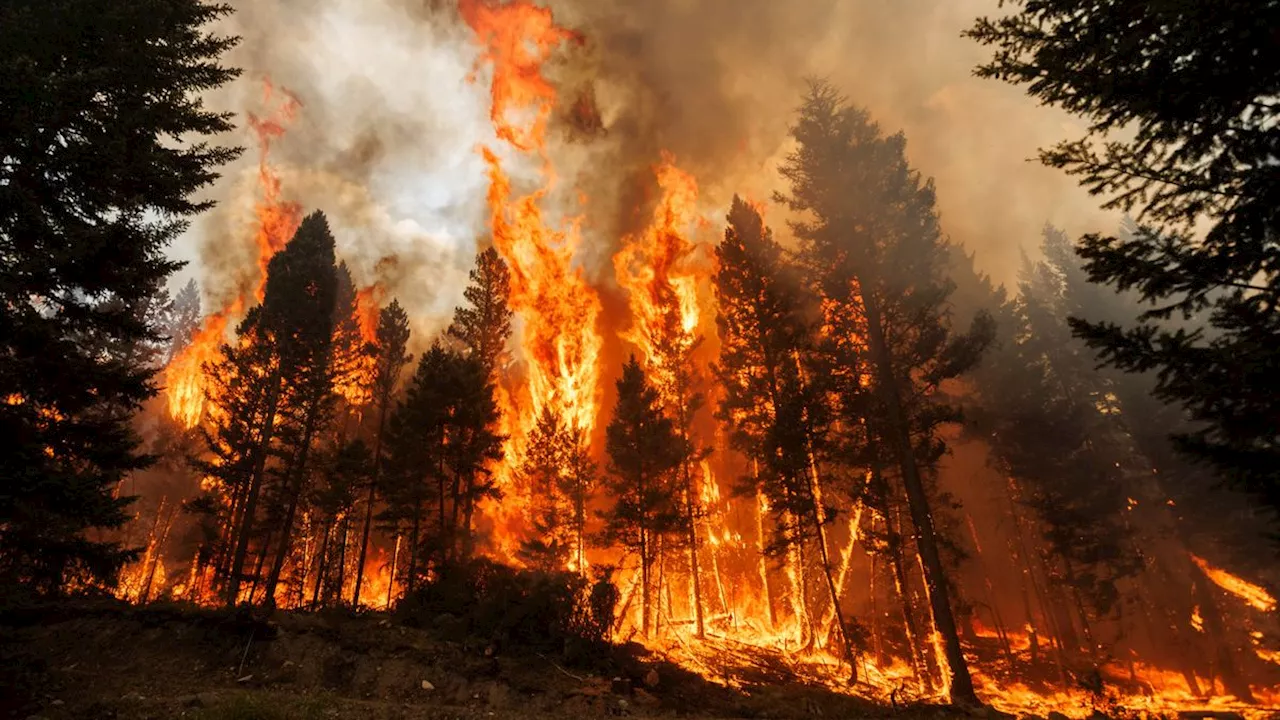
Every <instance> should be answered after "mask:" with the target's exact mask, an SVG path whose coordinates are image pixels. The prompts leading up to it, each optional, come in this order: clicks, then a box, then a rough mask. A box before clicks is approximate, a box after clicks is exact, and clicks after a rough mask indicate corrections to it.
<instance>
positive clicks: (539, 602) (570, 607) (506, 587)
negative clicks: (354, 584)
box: [397, 559, 618, 661]
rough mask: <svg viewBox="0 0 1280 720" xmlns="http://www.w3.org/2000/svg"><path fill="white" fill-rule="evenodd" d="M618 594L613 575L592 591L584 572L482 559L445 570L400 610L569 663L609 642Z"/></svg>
mask: <svg viewBox="0 0 1280 720" xmlns="http://www.w3.org/2000/svg"><path fill="white" fill-rule="evenodd" d="M617 594H618V592H617V588H616V587H614V586H613V583H612V582H611V581H610V579H609V576H608V575H607V574H606V575H601V576H600V578H599V579H598V580H597V581H596V583H595V584H594V585H593V586H591V587H590V588H589V587H588V582H587V580H586V578H584V577H582V576H581V575H578V574H576V573H571V572H566V571H545V570H520V569H516V568H512V567H508V566H506V565H501V564H498V563H495V562H493V561H490V560H485V559H477V560H472V561H469V562H465V563H460V564H457V565H452V566H448V567H445V568H442V569H441V571H440V572H439V574H438V575H437V576H436V577H435V579H434V580H433V581H432V582H430V583H428V584H426V585H425V586H423V587H422V588H421V589H419V590H416V591H415V592H414V593H412V594H411V595H409V596H407V597H405V598H404V599H403V600H402V601H401V602H400V604H399V605H398V606H397V613H398V614H399V615H400V619H401V620H402V621H403V622H405V623H406V624H410V625H417V626H420V627H435V628H437V629H452V630H454V631H455V632H458V633H460V634H463V635H465V636H468V637H472V638H477V639H482V640H486V641H489V642H490V643H492V644H493V645H494V646H495V647H497V648H514V649H530V650H545V651H554V652H560V653H562V654H563V656H564V657H565V659H566V660H569V661H575V660H576V661H590V660H594V659H598V658H600V657H601V656H602V654H603V652H604V650H605V649H606V648H607V646H608V637H609V630H610V628H611V625H612V620H613V617H612V613H613V607H614V605H615V604H616V602H617ZM610 598H612V599H613V601H612V602H609V601H608V600H609V599H610ZM605 613H607V615H606V614H605Z"/></svg>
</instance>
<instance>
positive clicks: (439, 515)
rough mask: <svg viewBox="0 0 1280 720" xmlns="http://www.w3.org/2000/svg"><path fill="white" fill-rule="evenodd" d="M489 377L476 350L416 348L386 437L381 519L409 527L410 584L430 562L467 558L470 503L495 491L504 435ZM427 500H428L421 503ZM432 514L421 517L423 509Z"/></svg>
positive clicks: (437, 346) (448, 562)
mask: <svg viewBox="0 0 1280 720" xmlns="http://www.w3.org/2000/svg"><path fill="white" fill-rule="evenodd" d="M497 422H498V408H497V403H496V401H495V400H494V397H493V384H492V383H491V382H489V380H488V378H487V377H486V372H485V369H484V365H483V364H482V363H481V362H480V360H479V359H478V358H475V357H463V356H462V355H460V354H459V353H457V352H455V351H453V350H450V349H447V348H445V346H443V345H441V344H440V343H438V342H437V343H435V344H434V345H432V347H431V350H430V351H429V352H427V353H426V354H425V355H423V356H422V359H421V360H420V361H419V362H418V367H417V370H416V372H415V373H414V376H413V379H412V381H411V382H410V384H409V388H408V391H407V392H406V394H405V397H404V399H403V400H402V401H401V402H400V404H399V405H398V406H397V407H396V410H395V413H394V414H393V415H392V416H391V421H390V425H389V427H388V431H387V440H386V453H387V458H386V465H387V476H386V482H385V483H384V485H385V487H384V492H385V493H386V497H387V505H388V507H387V509H386V511H384V512H383V513H382V515H381V518H382V519H383V521H384V522H385V523H387V524H389V525H391V527H392V528H393V529H395V530H397V531H406V530H407V531H408V532H409V538H410V543H409V573H408V588H409V590H410V591H412V590H413V588H414V587H415V586H416V585H417V583H418V581H419V580H420V579H421V578H422V577H424V576H425V575H426V573H427V572H428V570H429V569H430V567H431V566H430V565H429V564H428V562H427V561H428V560H433V561H434V567H435V568H436V569H437V570H439V569H440V568H442V567H445V566H448V565H451V564H454V563H455V562H457V561H459V560H466V559H469V557H470V555H471V552H472V543H473V541H472V537H471V521H472V518H473V515H474V512H475V507H476V505H477V504H478V503H479V502H480V501H481V500H482V499H484V498H486V497H496V496H497V490H496V488H495V486H494V483H493V479H492V477H491V474H490V466H491V465H492V463H494V462H496V461H497V460H499V459H501V457H502V454H501V448H502V442H503V440H504V439H505V438H503V437H502V436H501V435H499V434H497V433H496V432H495V427H496V426H497ZM428 504H434V508H429V507H428ZM431 509H434V510H435V513H434V515H435V517H434V518H432V517H429V515H428V512H429V510H431Z"/></svg>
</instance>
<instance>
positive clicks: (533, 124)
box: [459, 0, 602, 557]
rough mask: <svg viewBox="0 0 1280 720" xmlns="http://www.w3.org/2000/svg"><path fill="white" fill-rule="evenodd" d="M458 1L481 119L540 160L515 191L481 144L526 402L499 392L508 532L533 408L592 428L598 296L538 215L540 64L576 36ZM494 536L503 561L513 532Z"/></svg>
mask: <svg viewBox="0 0 1280 720" xmlns="http://www.w3.org/2000/svg"><path fill="white" fill-rule="evenodd" d="M459 7H460V10H461V12H462V17H463V19H464V20H466V22H467V24H468V25H470V26H471V28H472V30H473V31H474V32H475V40H476V43H477V44H478V45H479V46H480V47H481V49H482V52H481V56H480V58H479V61H478V63H477V69H479V67H480V66H483V65H489V66H491V67H492V85H491V93H492V106H491V112H490V118H491V119H492V121H493V126H494V130H495V131H496V133H497V136H498V137H499V138H500V139H502V140H504V141H505V142H506V143H507V144H508V145H509V146H510V147H511V148H513V149H514V150H516V151H518V152H520V153H522V154H526V155H528V154H535V155H537V156H538V157H539V158H541V159H542V160H543V163H544V166H543V174H544V187H543V188H541V189H538V190H535V191H534V192H533V193H531V194H528V195H524V196H521V197H515V196H514V194H513V191H512V187H511V180H510V178H509V177H508V176H507V174H506V173H505V172H504V170H503V168H502V162H501V160H500V159H499V158H498V155H497V154H496V153H495V152H494V151H493V150H492V149H490V148H487V147H485V148H481V152H482V154H483V156H484V159H485V162H486V163H487V164H488V166H489V193H488V201H489V209H490V212H491V219H490V225H491V228H492V231H493V244H494V246H495V247H496V248H497V249H498V252H499V253H501V254H502V257H503V259H504V260H506V262H507V264H508V266H509V267H510V270H511V297H510V298H509V302H510V305H511V308H512V310H513V311H515V312H516V313H517V314H518V315H519V317H520V319H521V320H522V327H521V329H520V340H519V343H520V348H521V351H522V354H523V358H524V360H525V361H526V362H527V363H528V378H527V387H526V388H524V394H526V395H527V402H526V403H523V404H522V406H520V407H517V404H518V403H517V400H516V399H515V398H511V397H510V396H509V395H507V394H506V393H504V396H505V402H504V406H505V408H504V409H505V413H504V414H505V416H506V418H505V424H506V427H505V428H504V431H505V432H506V433H507V434H508V435H510V437H511V439H510V441H509V442H508V445H507V451H506V452H507V458H506V461H505V462H504V463H503V465H502V467H501V468H500V469H499V473H498V485H499V487H500V488H501V489H502V490H503V492H504V494H505V495H507V496H508V499H509V502H505V503H502V504H500V505H498V506H497V507H491V508H488V512H489V513H491V514H492V515H494V516H495V519H496V520H497V521H498V522H499V524H500V525H503V526H505V527H506V528H507V529H508V531H510V530H511V529H512V528H513V526H514V525H516V524H517V523H518V522H519V521H520V520H523V517H524V513H525V512H526V510H527V508H524V507H523V506H522V505H523V504H522V503H520V502H519V498H520V495H521V493H515V492H512V490H513V489H514V488H513V485H514V482H515V481H514V476H513V473H512V468H515V467H519V465H520V464H521V459H522V456H523V447H524V444H525V438H527V437H528V434H529V432H530V431H531V430H532V428H533V425H534V423H535V421H536V418H537V417H538V416H539V415H540V414H541V413H542V411H543V408H550V409H551V410H552V411H553V412H554V413H556V414H557V415H559V416H560V417H561V418H562V420H563V421H564V422H565V423H566V424H567V425H569V426H571V427H573V428H576V429H579V430H585V431H589V430H590V428H592V427H594V425H595V422H596V413H597V409H598V408H597V405H598V402H599V397H598V396H599V388H598V385H599V356H600V348H601V345H602V340H601V337H600V335H599V333H598V332H597V329H596V321H597V319H598V318H599V315H600V299H599V297H598V296H597V294H596V292H595V290H594V289H593V288H592V287H591V286H590V285H589V284H588V283H587V281H586V279H585V278H584V277H583V274H582V271H581V269H580V268H577V267H575V266H574V263H573V257H574V252H575V250H576V249H577V247H578V242H579V238H578V236H577V231H576V227H574V226H570V227H569V228H568V229H567V230H556V229H553V228H552V227H550V226H549V224H548V223H547V221H546V220H545V219H544V217H543V212H542V200H543V198H544V197H545V195H546V192H547V188H549V186H550V185H551V182H552V177H553V170H552V167H551V163H550V159H549V158H548V156H547V151H546V125H547V119H548V118H549V117H550V114H551V111H552V109H553V107H554V105H555V100H556V92H555V88H554V87H552V86H551V84H550V83H549V82H547V80H546V78H544V77H543V75H542V70H541V68H542V65H543V64H544V63H545V62H546V61H547V59H548V58H549V57H550V56H551V54H552V53H553V52H554V51H555V50H556V48H557V47H559V46H560V45H561V44H562V43H563V42H565V41H567V40H572V39H575V38H576V37H577V36H576V35H575V34H574V33H572V32H570V31H568V30H565V29H564V28H561V27H558V26H557V25H556V24H555V21H554V19H553V18H552V14H551V11H550V10H549V9H547V8H540V7H537V6H535V5H533V4H532V3H530V2H526V1H524V0H519V1H517V2H511V3H506V4H502V3H498V2H494V1H493V0H461V2H460V3H459ZM474 78H475V73H473V75H472V79H473V80H474ZM511 501H514V502H511ZM509 534H510V533H509V532H508V533H507V535H509ZM496 539H497V541H498V542H499V544H500V545H502V546H503V548H502V549H503V550H504V552H505V554H507V555H508V557H510V556H511V553H510V552H509V551H510V550H511V549H512V543H513V542H514V538H511V537H499V538H496Z"/></svg>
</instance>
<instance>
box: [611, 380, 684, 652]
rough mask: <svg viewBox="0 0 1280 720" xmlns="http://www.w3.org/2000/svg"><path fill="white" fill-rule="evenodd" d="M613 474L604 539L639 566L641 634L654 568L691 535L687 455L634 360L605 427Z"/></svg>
mask: <svg viewBox="0 0 1280 720" xmlns="http://www.w3.org/2000/svg"><path fill="white" fill-rule="evenodd" d="M607 434H608V441H607V446H606V447H607V450H608V453H609V468H608V469H609V475H608V478H607V480H606V483H605V485H606V487H607V489H608V490H609V494H610V495H611V496H612V498H613V501H614V504H613V507H612V508H610V509H609V510H608V512H606V513H605V514H604V516H603V517H604V521H605V528H604V533H603V535H602V539H603V540H604V542H605V543H607V544H614V543H616V544H620V545H621V546H622V547H624V548H626V549H627V550H628V551H630V552H632V553H634V554H635V555H636V557H637V559H638V560H639V562H640V582H639V592H640V603H641V604H640V608H641V615H640V617H641V621H640V625H641V631H642V632H643V633H644V634H645V635H646V636H647V635H648V634H649V633H650V632H651V631H652V629H653V627H654V625H653V621H654V619H655V613H654V603H653V596H654V592H655V591H656V590H658V588H656V587H655V583H654V579H655V578H654V565H655V563H657V562H658V561H659V558H660V557H661V555H662V552H663V546H664V543H666V542H670V540H671V539H672V538H678V537H680V536H681V535H683V534H685V533H687V530H688V528H687V527H685V523H686V522H687V515H686V514H685V512H684V510H683V508H682V507H681V503H680V498H681V487H680V478H679V471H680V466H681V464H682V463H683V462H684V459H685V456H686V455H687V454H688V451H687V448H686V447H685V441H684V440H683V438H682V437H681V436H680V434H679V432H677V430H676V427H675V423H674V422H672V420H671V418H670V417H668V416H667V415H666V413H665V412H664V411H663V407H662V398H661V396H660V395H659V393H658V391H657V390H656V389H655V388H654V387H653V386H652V385H650V384H649V381H648V379H647V378H646V377H645V374H644V369H643V368H641V367H640V363H639V362H638V361H637V360H636V358H635V357H634V356H632V358H631V360H630V362H628V363H627V364H626V365H624V366H623V368H622V377H620V378H619V379H618V404H617V405H616V406H614V410H613V420H612V421H610V422H609V427H608V429H607Z"/></svg>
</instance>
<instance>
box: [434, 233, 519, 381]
mask: <svg viewBox="0 0 1280 720" xmlns="http://www.w3.org/2000/svg"><path fill="white" fill-rule="evenodd" d="M470 277H471V284H470V285H468V286H467V289H466V290H464V291H463V295H464V296H465V297H466V298H467V301H468V302H469V303H471V307H460V308H457V309H456V310H455V311H454V314H453V324H452V325H450V326H449V336H450V337H452V338H454V339H456V340H458V341H459V342H461V343H462V345H463V346H464V347H466V348H467V350H468V351H469V352H470V353H471V354H472V355H473V356H474V357H476V358H478V359H479V360H480V364H481V365H482V366H483V367H484V369H485V371H486V372H487V373H488V374H489V375H490V377H495V378H496V373H497V372H499V371H500V370H501V369H502V367H503V365H505V361H504V358H505V357H506V350H507V339H508V338H509V337H510V336H511V318H512V311H511V308H510V307H509V306H508V304H507V299H508V298H509V297H510V296H511V271H510V270H508V269H507V264H506V262H505V261H503V259H502V256H501V255H499V254H498V251H497V250H496V249H494V248H492V247H489V248H486V249H484V250H481V251H480V252H478V253H476V266H475V268H473V269H472V270H471V276H470Z"/></svg>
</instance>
